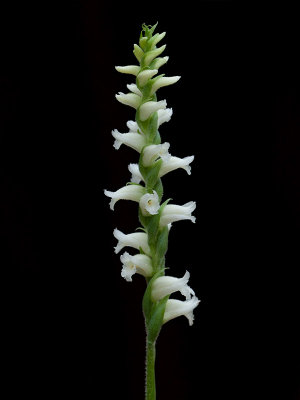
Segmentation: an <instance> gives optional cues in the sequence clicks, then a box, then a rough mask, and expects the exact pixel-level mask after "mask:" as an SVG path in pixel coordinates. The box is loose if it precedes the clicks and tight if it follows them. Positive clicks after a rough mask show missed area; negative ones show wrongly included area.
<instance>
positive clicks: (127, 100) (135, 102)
mask: <svg viewBox="0 0 300 400" xmlns="http://www.w3.org/2000/svg"><path fill="white" fill-rule="evenodd" d="M116 99H117V100H118V101H119V102H120V103H122V104H125V105H127V106H130V107H133V108H135V109H137V108H138V106H139V105H140V103H141V97H140V96H138V95H137V94H135V93H126V94H124V93H122V92H119V93H118V94H116Z"/></svg>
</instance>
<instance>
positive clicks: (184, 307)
mask: <svg viewBox="0 0 300 400" xmlns="http://www.w3.org/2000/svg"><path fill="white" fill-rule="evenodd" d="M199 303H200V300H199V299H198V298H197V297H196V296H194V297H192V298H191V299H190V300H185V301H181V300H175V299H169V300H168V301H167V303H166V309H165V313H164V319H163V323H166V322H168V321H170V319H173V318H177V317H180V316H181V315H184V316H185V317H186V318H187V319H188V320H189V325H193V322H194V314H193V310H194V309H195V308H196V307H197V306H198V304H199Z"/></svg>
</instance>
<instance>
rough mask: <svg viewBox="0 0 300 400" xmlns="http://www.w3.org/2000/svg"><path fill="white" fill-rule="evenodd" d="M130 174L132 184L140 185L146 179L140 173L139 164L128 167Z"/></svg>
mask: <svg viewBox="0 0 300 400" xmlns="http://www.w3.org/2000/svg"><path fill="white" fill-rule="evenodd" d="M128 169H129V172H131V175H132V176H131V182H134V183H140V182H141V181H144V178H143V176H142V174H141V172H140V169H139V166H138V164H129V165H128Z"/></svg>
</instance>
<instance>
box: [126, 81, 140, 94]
mask: <svg viewBox="0 0 300 400" xmlns="http://www.w3.org/2000/svg"><path fill="white" fill-rule="evenodd" d="M127 89H128V90H130V91H131V92H132V93H135V94H137V95H138V96H142V92H141V91H140V89H139V88H138V87H137V86H136V84H135V83H131V84H129V85H127Z"/></svg>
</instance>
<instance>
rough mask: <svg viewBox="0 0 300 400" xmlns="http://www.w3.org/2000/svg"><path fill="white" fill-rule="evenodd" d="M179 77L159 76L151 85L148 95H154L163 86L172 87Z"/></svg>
mask: <svg viewBox="0 0 300 400" xmlns="http://www.w3.org/2000/svg"><path fill="white" fill-rule="evenodd" d="M179 79H180V76H161V77H160V78H158V79H156V80H155V82H154V83H153V85H152V88H151V92H150V95H152V94H153V93H155V92H156V91H157V90H158V89H159V88H161V87H163V86H169V85H173V83H176V82H178V81H179Z"/></svg>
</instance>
